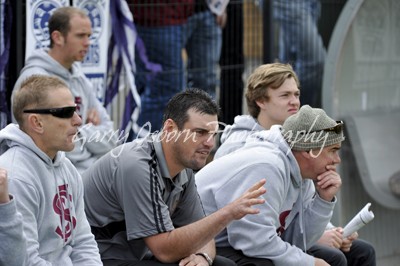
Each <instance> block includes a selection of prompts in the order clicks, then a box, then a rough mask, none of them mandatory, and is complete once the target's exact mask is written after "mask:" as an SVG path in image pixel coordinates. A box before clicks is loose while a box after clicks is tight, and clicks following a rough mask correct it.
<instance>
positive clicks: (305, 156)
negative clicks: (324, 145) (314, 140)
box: [300, 151, 311, 159]
mask: <svg viewBox="0 0 400 266" xmlns="http://www.w3.org/2000/svg"><path fill="white" fill-rule="evenodd" d="M300 154H301V156H303V157H304V158H306V159H310V158H311V154H310V151H301V152H300Z"/></svg>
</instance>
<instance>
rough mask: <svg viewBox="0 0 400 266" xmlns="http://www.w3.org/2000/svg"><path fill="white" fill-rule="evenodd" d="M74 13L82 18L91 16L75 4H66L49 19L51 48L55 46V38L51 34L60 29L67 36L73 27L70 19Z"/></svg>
mask: <svg viewBox="0 0 400 266" xmlns="http://www.w3.org/2000/svg"><path fill="white" fill-rule="evenodd" d="M73 15H78V16H81V17H82V18H89V16H88V15H87V14H86V13H85V12H84V11H83V10H81V9H79V8H76V7H73V6H65V7H60V8H57V9H56V10H55V11H54V13H53V14H52V15H51V17H50V19H49V34H50V48H52V47H53V45H54V43H53V39H52V38H51V34H52V33H53V32H54V31H59V32H61V34H62V35H63V36H64V37H66V36H67V35H68V32H69V31H70V29H71V25H70V23H69V22H70V20H71V17H72V16H73Z"/></svg>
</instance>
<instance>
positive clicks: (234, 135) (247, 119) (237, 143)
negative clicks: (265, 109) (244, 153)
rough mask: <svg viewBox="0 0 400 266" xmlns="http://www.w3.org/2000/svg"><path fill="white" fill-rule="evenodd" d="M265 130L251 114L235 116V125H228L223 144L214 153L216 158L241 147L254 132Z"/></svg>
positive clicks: (222, 137)
mask: <svg viewBox="0 0 400 266" xmlns="http://www.w3.org/2000/svg"><path fill="white" fill-rule="evenodd" d="M260 130H265V128H263V127H262V126H261V125H260V124H258V123H257V121H256V120H255V119H254V118H253V117H252V116H250V115H238V116H236V117H235V120H234V123H233V125H227V126H226V127H225V128H224V132H223V133H222V135H221V139H220V140H221V146H220V147H219V148H218V150H217V151H216V153H215V155H214V159H217V158H219V157H221V156H224V155H226V154H228V153H231V152H233V151H235V150H237V149H239V148H241V147H243V145H244V144H245V142H246V138H247V137H248V136H250V135H251V134H252V133H254V132H257V131H260Z"/></svg>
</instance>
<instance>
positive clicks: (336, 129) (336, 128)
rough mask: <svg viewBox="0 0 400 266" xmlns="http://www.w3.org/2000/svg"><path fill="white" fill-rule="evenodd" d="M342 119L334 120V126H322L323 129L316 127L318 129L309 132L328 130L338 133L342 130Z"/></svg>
mask: <svg viewBox="0 0 400 266" xmlns="http://www.w3.org/2000/svg"><path fill="white" fill-rule="evenodd" d="M343 125H344V124H343V121H336V126H334V127H328V128H323V129H318V130H313V131H310V133H312V132H318V131H327V132H329V131H331V132H332V131H333V132H335V133H336V134H339V133H340V132H342V131H343Z"/></svg>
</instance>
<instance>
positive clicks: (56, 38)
mask: <svg viewBox="0 0 400 266" xmlns="http://www.w3.org/2000/svg"><path fill="white" fill-rule="evenodd" d="M50 37H51V39H52V40H53V43H55V44H57V45H60V46H62V45H63V44H64V36H63V35H62V33H61V32H59V31H58V30H55V31H53V32H52V33H51V36H50Z"/></svg>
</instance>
